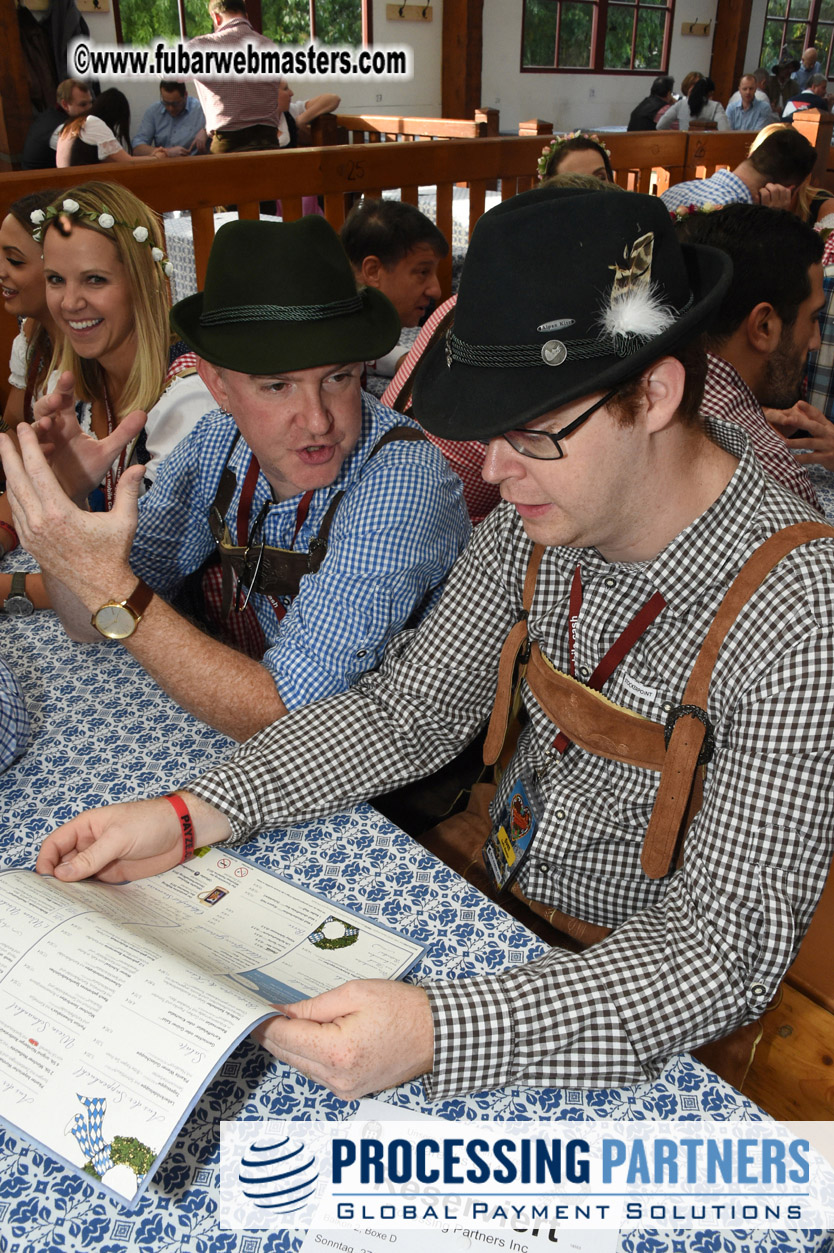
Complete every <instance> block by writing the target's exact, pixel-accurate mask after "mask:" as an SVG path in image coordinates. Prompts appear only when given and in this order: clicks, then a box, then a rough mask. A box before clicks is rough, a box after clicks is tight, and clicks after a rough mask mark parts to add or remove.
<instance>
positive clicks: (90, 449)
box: [34, 370, 147, 506]
mask: <svg viewBox="0 0 834 1253" xmlns="http://www.w3.org/2000/svg"><path fill="white" fill-rule="evenodd" d="M34 418H35V420H34V429H35V432H36V434H37V437H38V443H39V444H40V445H41V449H42V450H43V453H44V456H45V457H46V459H47V461H48V462H49V464H50V466H51V467H52V471H53V473H54V475H55V477H56V478H57V480H58V482H59V483H60V484H61V486H62V487H63V489H64V491H65V492H66V494H67V495H68V496H69V498H70V500H72V501H74V503H75V504H76V505H79V506H82V505H84V504H85V502H86V500H87V497H88V496H89V495H90V492H92V491H94V490H95V488H97V487H98V485H99V484H100V483H101V481H102V479H103V478H104V476H105V474H106V473H107V471H108V470H109V468H110V466H111V465H112V464H113V462H114V461H115V459H116V458H117V457H118V455H119V453H120V452H121V451H122V449H123V448H126V447H127V446H128V444H130V443H132V442H133V440H135V439H136V437H137V436H138V434H139V432H140V431H141V430H142V427H143V426H144V425H145V422H146V420H147V415H146V414H144V413H143V412H142V410H141V409H134V411H133V412H132V413H129V414H128V415H127V416H126V417H124V418H123V419H122V420H121V422H120V423H119V424H118V426H117V427H116V429H115V431H114V432H113V433H112V435H108V436H107V438H106V439H94V437H93V436H92V435H86V434H85V433H84V431H82V430H81V427H80V426H79V425H78V419H77V417H76V416H75V383H74V380H73V377H72V374H71V373H70V371H69V370H67V371H65V372H64V373H63V374H62V375H61V377H60V379H59V380H58V386H57V388H56V389H55V391H54V392H50V394H49V395H48V396H42V397H41V399H40V400H39V401H38V402H37V403H36V405H35V409H34Z"/></svg>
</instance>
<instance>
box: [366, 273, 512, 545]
mask: <svg viewBox="0 0 834 1253" xmlns="http://www.w3.org/2000/svg"><path fill="white" fill-rule="evenodd" d="M456 300H457V296H450V297H449V299H448V300H444V302H443V304H442V305H438V307H437V308H436V309H435V311H434V313H433V314H432V315H431V317H429V318H427V319H426V322H425V323H424V325H423V326H422V327H421V328H420V334H419V335H418V336H417V338H416V340H415V341H414V344H413V345H412V347H411V350H410V351H409V353H408V356H407V357H406V358H405V359H404V360H403V362H402V363H401V365H400V368H399V369H398V370H397V373H396V374H395V375H394V377H393V378H392V380H391V382H390V383H389V384H388V386H387V387H386V389H385V391H384V392H383V394H382V403H383V404H384V405H391V406H392V407H393V405H394V401H395V400H396V398H397V396H398V395H399V394H400V392H401V391H402V389H403V387H404V386H405V384H406V382H407V381H408V379H409V378H410V377H411V375H412V374H413V373H414V370H415V369H416V367H417V365H418V363H419V361H420V358H421V357H422V355H423V353H424V352H425V351H426V348H427V347H428V345H429V343H430V342H431V339H432V336H433V335H434V332H435V328H436V327H437V326H439V324H440V323H441V322H442V321H443V319H444V318H445V316H446V314H447V313H448V312H449V310H450V309H454V307H455V301H456ZM405 412H406V413H411V399H410V398H409V401H408V404H407V406H406V409H405ZM411 416H412V417H413V416H414V415H413V414H411ZM426 435H427V436H428V438H429V439H430V440H431V442H432V443H433V444H434V445H435V447H437V448H439V449H440V451H441V452H442V453H443V456H444V457H445V458H446V460H447V461H448V463H449V465H450V466H451V467H452V469H453V470H454V472H455V474H456V475H457V476H458V478H459V479H460V481H461V483H462V484H463V499H464V501H465V502H466V510H467V512H468V514H469V517H470V519H471V520H472V524H473V526H477V524H478V523H479V522H483V520H484V518H485V517H486V516H487V514H488V513H490V512H491V511H492V510H493V509H494V508H495V506H496V505H497V504H498V502H499V500H500V499H501V495H500V493H499V491H498V488H497V486H496V485H495V483H485V482H484V479H483V476H482V474H481V467H482V466H483V464H484V454H485V453H486V448H485V447H484V445H483V444H479V443H478V441H477V440H457V439H438V437H437V436H436V435H432V433H431V431H426Z"/></svg>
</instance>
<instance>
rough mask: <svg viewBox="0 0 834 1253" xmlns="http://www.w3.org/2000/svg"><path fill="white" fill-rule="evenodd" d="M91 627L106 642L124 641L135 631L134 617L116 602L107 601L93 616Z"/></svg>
mask: <svg viewBox="0 0 834 1253" xmlns="http://www.w3.org/2000/svg"><path fill="white" fill-rule="evenodd" d="M93 626H94V627H95V628H96V630H97V631H98V632H100V634H101V635H103V636H104V637H105V639H108V640H126V639H127V637H128V636H129V635H132V634H133V632H134V631H135V630H136V617H135V615H134V614H132V613H131V612H130V610H129V609H126V608H125V606H124V605H122V604H119V602H118V601H108V603H107V604H106V605H102V607H101V609H99V610H97V611H96V613H94V614H93Z"/></svg>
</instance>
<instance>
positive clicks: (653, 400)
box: [643, 357, 686, 431]
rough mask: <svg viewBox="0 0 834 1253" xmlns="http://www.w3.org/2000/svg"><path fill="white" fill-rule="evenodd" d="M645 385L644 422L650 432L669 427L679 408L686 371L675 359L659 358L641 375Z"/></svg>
mask: <svg viewBox="0 0 834 1253" xmlns="http://www.w3.org/2000/svg"><path fill="white" fill-rule="evenodd" d="M643 379H644V382H645V385H646V414H645V421H646V425H647V428H648V429H649V430H650V431H661V430H663V429H664V428H665V427H667V426H669V425H670V424H671V422H672V421H673V419H674V417H675V414H676V413H677V412H678V409H679V408H680V403H681V399H682V398H683V389H684V385H685V383H686V369H685V368H684V366H683V363H682V362H680V361H678V359H677V357H661V358H660V360H659V361H655V362H654V363H653V365H652V366H651V367H650V368H649V369H648V370H647V371H646V373H645V374H644V375H643Z"/></svg>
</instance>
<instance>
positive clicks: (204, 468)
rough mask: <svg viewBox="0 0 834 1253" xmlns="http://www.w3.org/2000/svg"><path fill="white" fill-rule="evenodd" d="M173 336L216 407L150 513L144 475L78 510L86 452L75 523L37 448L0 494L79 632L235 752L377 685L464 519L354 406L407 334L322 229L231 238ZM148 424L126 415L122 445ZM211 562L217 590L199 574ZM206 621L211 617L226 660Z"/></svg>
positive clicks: (384, 419)
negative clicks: (108, 505) (226, 739)
mask: <svg viewBox="0 0 834 1253" xmlns="http://www.w3.org/2000/svg"><path fill="white" fill-rule="evenodd" d="M137 246H142V245H137ZM171 317H172V322H173V325H174V329H175V331H176V332H177V333H178V334H179V335H180V337H181V338H183V339H184V340H185V341H186V342H187V343H188V344H189V345H190V346H191V347H192V348H193V349H194V350H195V351H196V352H197V353H198V357H199V361H198V369H199V372H200V375H201V377H202V379H203V381H204V382H205V383H206V385H207V386H208V388H209V390H210V391H211V392H212V394H213V395H214V397H215V399H216V401H217V403H218V405H219V406H221V408H219V409H217V410H215V411H213V412H211V413H208V414H206V416H205V417H204V418H202V419H201V421H200V422H198V424H197V426H196V427H195V428H194V430H193V431H192V433H191V435H190V436H187V437H186V439H185V440H183V441H182V443H181V444H180V445H179V446H178V447H177V448H176V449H175V451H174V452H173V453H172V454H171V456H170V457H168V458H167V459H166V461H165V462H164V463H163V465H162V467H161V468H160V471H159V474H158V476H157V479H156V482H155V484H154V486H153V488H152V490H151V491H150V492H148V493H147V495H146V496H145V497H143V499H142V501H141V502H139V505H138V509H137V504H136V499H137V496H138V491H139V481H140V479H141V474H142V471H141V468H138V469H136V470H134V469H130V468H128V469H127V470H125V472H124V474H123V475H122V477H121V479H120V481H119V489H118V491H117V495H116V501H115V505H114V508H113V509H112V510H111V511H110V512H109V513H105V514H98V515H94V514H91V513H88V512H86V510H85V509H84V508H82V507H80V506H81V505H83V501H84V499H85V497H86V491H87V489H88V487H89V480H92V481H96V482H97V481H99V480H100V478H101V475H102V467H101V465H100V464H96V465H94V464H93V461H94V458H95V457H96V450H95V441H90V442H89V443H88V442H86V441H84V440H83V439H80V440H79V439H78V437H77V433H76V441H75V442H76V445H77V446H78V455H77V458H76V460H81V461H83V462H84V467H85V474H83V475H78V474H76V476H75V478H74V481H73V484H72V494H73V500H74V501H75V502H76V503H73V500H70V499H69V497H68V495H67V494H66V493H65V491H64V490H63V488H62V486H61V484H60V483H59V481H58V478H57V477H56V475H55V474H54V473H53V472H52V471H51V470H50V468H49V466H48V465H47V464H46V462H45V459H44V457H43V455H42V453H41V450H40V448H39V446H38V445H37V443H36V436H35V434H34V433H33V432H32V430H31V428H29V429H28V430H27V433H26V434H24V436H23V440H22V443H21V453H22V460H21V458H20V457H18V456H17V454H16V452H15V450H14V448H13V447H12V445H11V443H10V441H8V440H7V439H5V437H3V441H2V442H3V448H2V451H3V457H4V459H5V462H6V469H7V481H8V484H9V492H10V497H11V499H12V500H13V501H14V505H13V508H14V511H15V519H16V522H20V525H21V526H22V527H23V530H22V531H20V530H19V531H18V533H19V534H20V537H21V543H22V544H24V545H25V546H26V548H27V550H28V551H29V552H30V553H32V554H33V555H34V556H35V557H36V558H37V560H38V561H39V562H40V565H41V569H42V570H43V572H44V576H45V578H46V579H47V582H48V584H49V586H50V592H51V595H52V603H53V605H55V607H56V608H57V609H58V611H59V613H60V614H61V617H62V619H63V621H64V624H65V626H66V627H67V630H68V631H69V632H70V634H71V635H72V636H73V637H74V638H77V639H85V640H91V639H100V638H101V636H102V635H103V636H104V637H105V638H108V639H118V640H121V641H122V643H123V644H124V646H125V647H126V648H127V649H128V650H129V651H130V652H132V653H133V655H134V656H135V657H136V658H137V659H138V660H139V661H140V662H141V664H142V665H144V666H145V668H146V669H147V670H148V672H149V673H150V674H151V675H152V676H153V677H154V678H155V679H156V680H157V682H159V683H160V684H161V686H162V687H164V688H165V690H166V691H167V692H168V693H169V694H170V695H171V696H172V697H173V698H174V699H175V700H177V701H178V702H179V703H180V704H181V705H183V706H184V707H185V708H186V709H188V710H189V711H190V712H191V713H193V714H195V715H196V716H197V717H199V718H202V719H203V720H204V721H205V722H208V723H210V724H211V725H212V726H214V727H216V728H217V729H218V730H220V731H223V732H224V733H225V734H226V735H229V736H231V737H233V738H235V739H240V740H243V739H246V738H248V737H249V736H251V735H253V734H254V733H255V731H257V730H260V729H261V728H263V727H265V726H267V725H269V724H270V723H271V722H274V721H275V719H276V718H279V717H281V716H282V715H283V714H284V713H286V712H287V710H289V709H296V708H299V707H300V706H303V705H306V704H308V703H309V702H311V701H314V700H318V699H320V698H321V697H323V696H328V695H332V694H334V693H337V692H340V691H343V690H344V689H345V688H347V687H349V686H350V685H351V684H352V683H353V682H354V680H355V679H357V678H358V677H359V675H361V674H362V673H363V672H365V671H367V670H370V669H373V668H374V667H375V666H376V665H377V664H378V662H379V660H380V658H381V656H382V652H383V650H384V648H385V645H386V644H387V643H388V640H389V639H390V638H391V637H392V636H393V635H394V634H396V633H397V632H398V631H399V630H401V629H402V628H403V627H404V626H406V625H408V624H410V623H412V622H415V621H417V620H419V619H420V618H421V617H422V615H423V614H424V613H425V612H426V611H427V610H428V609H429V608H430V607H431V605H432V604H433V603H434V601H435V600H436V599H437V598H438V596H439V594H440V588H441V585H442V583H443V581H444V579H445V576H446V574H447V572H448V570H449V568H450V567H451V565H452V563H453V562H454V561H455V559H456V557H457V556H458V554H459V552H460V551H461V549H462V548H463V546H464V544H465V542H466V539H467V538H468V534H469V520H468V517H467V514H466V508H465V506H464V503H463V497H462V488H461V483H460V480H459V479H458V478H457V476H456V475H454V474H453V473H452V471H451V470H450V469H449V467H448V465H447V463H446V461H445V459H444V457H443V455H442V453H440V452H439V451H438V449H437V448H435V447H434V446H433V445H432V444H430V443H429V441H428V440H426V439H425V438H424V437H423V435H422V432H421V431H420V428H419V427H418V426H417V424H416V423H415V422H413V421H411V420H410V419H408V418H403V416H402V415H400V414H397V413H395V412H394V411H393V410H390V409H387V408H386V407H385V406H384V405H382V404H379V403H378V402H377V401H376V400H374V398H373V397H370V396H367V395H365V394H364V393H362V391H361V389H360V376H361V372H362V363H363V362H364V360H365V359H366V358H367V357H376V356H381V355H382V354H383V353H384V352H387V351H388V350H389V349H390V348H391V347H392V345H393V344H394V342H395V341H396V339H397V333H398V330H399V319H398V318H397V315H396V313H395V311H394V308H393V306H392V305H391V303H390V301H388V299H387V298H386V297H385V296H383V295H382V294H381V293H380V292H378V291H376V290H375V289H372V288H364V289H362V290H361V291H357V288H356V284H355V281H354V278H353V274H352V271H351V268H350V263H349V262H348V259H347V257H346V256H345V253H344V251H343V249H342V247H341V245H340V243H339V240H338V237H337V235H336V234H335V232H334V231H333V229H332V227H330V226H329V225H328V223H327V222H325V220H324V219H323V218H320V217H315V216H309V217H305V218H301V219H300V220H299V221H297V222H291V223H273V222H257V221H256V222H251V221H245V222H232V223H229V224H227V225H226V226H224V227H222V228H221V230H220V231H219V232H218V233H217V236H216V238H215V241H214V245H213V247H212V251H211V255H210V258H209V265H208V271H207V275H206V285H205V291H203V292H198V293H197V294H196V295H194V296H190V297H188V298H187V299H186V300H182V301H180V302H179V303H178V304H177V305H175V306H174V309H173V311H172V315H171ZM58 405H60V401H56V402H54V406H53V407H57V406H58ZM53 425H54V424H53ZM136 425H137V423H136V421H135V420H134V418H133V416H131V415H129V416H128V417H127V418H125V419H123V421H122V422H121V423H120V424H119V427H118V433H121V432H122V431H123V429H124V431H125V435H124V438H125V439H127V438H129V437H130V436H135V434H136V430H135V429H134V428H135V427H136ZM54 436H55V432H54V431H51V433H50V435H49V436H48V437H49V438H50V439H51V440H52V442H53V443H54V442H55V438H53V437H54ZM30 437H31V438H30ZM59 442H60V440H59ZM105 456H106V458H107V459H112V457H113V448H112V446H111V445H110V444H109V443H108V446H107V449H106V453H105V454H98V457H99V461H101V459H102V457H105ZM82 479H84V480H85V481H83V482H82V481H80V480H82ZM12 480H14V486H12ZM67 487H69V483H67ZM47 518H48V519H49V521H48V522H47V521H46V519H47ZM59 518H60V519H61V520H60V521H58V519H59ZM215 553H216V554H217V555H218V557H219V561H220V570H219V577H215V575H213V574H212V569H211V568H208V569H206V568H205V563H206V562H207V560H208V559H210V558H211V557H212V556H213V555H214V554H215ZM191 576H194V577H193V578H192V577H191ZM137 578H138V579H139V582H138V583H137ZM189 580H190V583H191V590H192V591H195V593H196V594H195V595H194V596H192V597H191V599H190V601H189V603H188V605H187V606H186V605H183V603H182V601H180V600H178V599H177V598H178V597H179V596H180V595H181V594H183V593H184V592H185V591H186V590H187V589H186V584H187V583H188V582H189ZM195 585H196V586H195ZM175 600H177V604H178V606H180V607H182V608H183V610H184V612H179V611H178V609H177V608H175V607H174V604H173V603H172V602H174V601H175ZM201 601H205V602H208V603H207V604H201V603H200V602H201ZM91 615H92V617H91ZM194 617H196V618H197V619H198V621H200V622H201V624H202V625H203V626H205V625H209V626H214V625H215V624H216V623H217V621H218V619H219V620H220V627H221V628H224V627H225V628H229V629H230V631H231V639H232V640H233V641H234V643H233V644H232V645H231V646H230V644H229V643H226V642H224V641H223V640H221V639H219V638H217V635H216V634H213V635H209V634H206V632H205V630H204V629H201V627H200V626H196V625H194V622H193V620H192V619H193V618H194ZM91 622H92V626H93V627H94V628H95V629H91V625H90V624H91ZM244 650H245V651H244ZM247 652H248V653H249V655H246V653H247ZM256 656H258V657H259V658H260V659H258V660H256V659H255V657H256Z"/></svg>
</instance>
